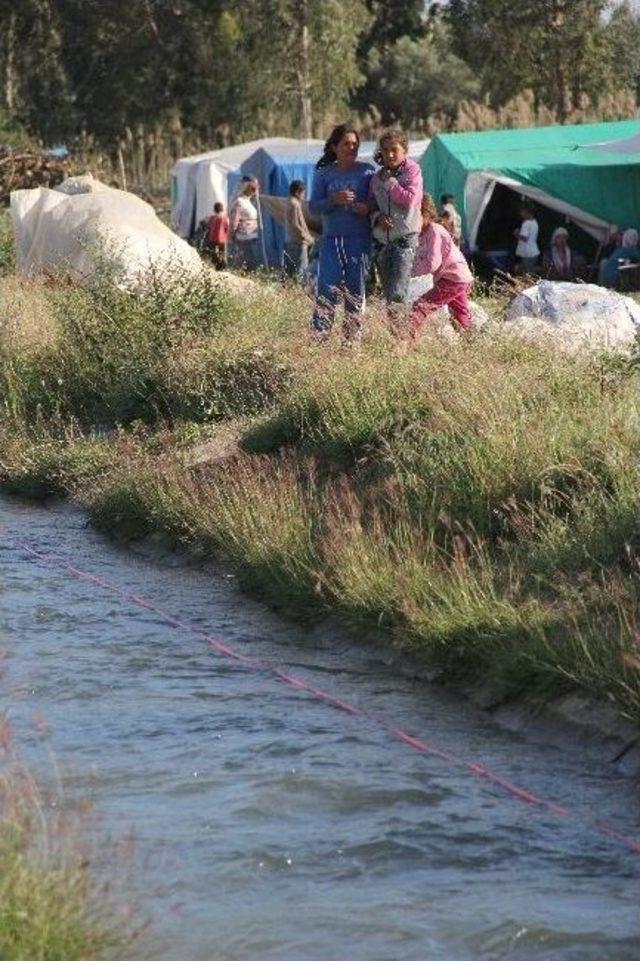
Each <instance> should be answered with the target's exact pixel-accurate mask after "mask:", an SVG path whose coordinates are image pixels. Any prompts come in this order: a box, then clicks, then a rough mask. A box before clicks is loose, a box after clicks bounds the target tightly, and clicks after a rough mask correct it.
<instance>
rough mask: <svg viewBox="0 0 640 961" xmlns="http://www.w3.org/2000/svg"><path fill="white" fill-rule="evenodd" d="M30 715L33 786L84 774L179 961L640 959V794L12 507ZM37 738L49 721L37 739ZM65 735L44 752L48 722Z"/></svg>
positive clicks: (15, 602)
mask: <svg viewBox="0 0 640 961" xmlns="http://www.w3.org/2000/svg"><path fill="white" fill-rule="evenodd" d="M7 531H12V532H15V533H17V534H18V535H19V536H20V537H21V538H22V539H23V540H24V541H26V542H28V543H29V544H31V545H32V546H34V547H37V548H38V549H39V550H44V551H55V552H56V553H57V554H59V555H62V556H64V557H66V558H68V559H69V560H70V561H72V562H73V563H75V564H76V565H78V566H79V567H81V568H83V569H85V570H88V571H91V572H93V573H95V574H98V575H101V576H102V577H106V578H109V579H110V580H111V581H113V582H115V583H117V584H119V585H121V586H122V587H123V588H126V589H127V590H130V591H135V592H138V593H140V594H143V595H144V596H145V597H148V598H150V599H152V600H153V601H155V602H157V603H159V604H161V605H162V607H163V608H164V609H167V610H170V611H172V612H173V613H175V615H176V616H178V617H180V618H181V619H182V620H184V621H189V623H191V624H193V625H195V626H197V627H200V628H206V629H207V630H209V631H212V632H214V633H215V634H217V635H218V636H220V637H222V638H224V639H225V640H226V641H227V642H228V643H229V644H231V645H233V646H234V647H236V648H238V649H240V650H242V652H243V653H245V654H248V655H250V656H257V657H261V658H266V659H268V660H269V661H270V662H271V663H272V664H274V665H280V666H282V667H283V668H286V669H287V670H289V671H291V672H292V673H294V674H296V675H297V676H299V677H302V678H304V679H305V680H307V681H309V682H311V683H312V684H314V685H316V686H318V687H322V688H323V689H325V690H329V691H331V692H332V693H333V694H335V695H336V696H340V697H344V698H347V699H349V700H351V701H355V702H356V703H357V704H358V705H359V706H360V707H362V708H363V709H364V710H367V711H374V712H377V713H379V714H381V715H384V716H385V717H386V718H388V719H390V720H391V721H392V722H393V723H394V724H397V725H398V726H400V727H402V728H404V729H405V730H408V731H411V732H413V733H415V734H416V735H418V736H420V737H423V738H425V739H427V740H428V741H429V742H430V743H432V744H435V745H437V746H438V747H439V748H441V749H442V750H444V751H451V752H455V753H456V754H458V755H462V756H464V757H465V758H468V759H472V760H477V761H481V762H482V763H483V764H485V765H487V766H488V767H491V768H492V769H494V770H495V771H497V772H498V773H499V774H500V775H501V776H503V777H506V778H510V779H512V780H513V781H515V782H517V783H518V784H521V785H523V786H524V787H526V788H528V789H530V790H532V791H536V792H537V793H539V794H540V795H542V796H544V797H548V798H551V799H554V800H556V801H559V802H560V803H562V804H566V805H569V806H571V807H572V808H573V809H574V810H575V811H577V812H578V815H579V816H578V817H577V818H575V819H573V818H559V817H557V816H555V815H553V814H552V813H549V812H545V811H540V810H538V809H535V808H532V807H531V806H529V805H527V804H524V803H522V802H520V801H518V800H516V799H515V798H513V797H511V796H509V795H507V794H505V793H504V792H503V791H501V790H500V788H499V787H497V786H495V785H493V784H492V783H490V782H487V781H486V780H484V779H482V778H477V777H474V776H473V775H471V774H469V773H468V772H467V771H465V770H464V769H462V768H460V767H458V766H455V765H452V764H448V763H446V762H444V761H440V760H437V759H434V758H428V757H423V756H421V755H419V754H416V753H415V752H413V751H412V750H411V749H410V748H408V747H407V746H406V745H405V744H403V743H401V742H399V741H397V740H394V739H393V738H392V737H390V735H389V733H388V732H387V731H386V730H385V729H384V727H382V726H380V725H378V724H376V723H374V722H373V721H371V720H368V719H367V718H366V717H363V716H351V715H348V714H346V713H344V712H342V711H339V710H337V709H335V708H334V707H331V706H330V705H328V704H326V703H323V702H322V701H318V700H316V699H313V698H312V697H309V695H308V694H305V693H302V692H298V691H296V690H294V689H292V688H291V687H288V686H286V685H284V684H282V683H280V682H279V681H278V680H277V679H276V678H275V677H274V676H272V675H269V674H268V673H264V672H260V671H254V670H251V669H249V668H247V667H245V666H243V665H241V664H237V663H234V662H232V661H229V660H227V659H225V658H223V657H221V656H220V655H218V654H216V652H215V651H213V650H212V649H211V648H210V647H209V646H208V645H207V644H206V643H205V642H204V641H203V640H202V639H200V638H198V637H197V636H194V635H193V634H191V633H189V632H187V631H181V630H179V629H176V628H175V627H172V626H171V625H169V624H166V623H163V622H162V621H161V619H160V618H159V617H158V616H157V615H156V614H154V613H153V612H150V611H148V610H144V609H140V608H136V607H132V606H127V605H124V604H123V603H122V602H121V600H120V599H119V598H118V597H117V596H116V595H113V594H109V593H108V592H106V591H104V590H102V589H100V588H99V587H98V586H97V585H95V584H90V583H87V582H83V581H79V580H74V579H73V578H71V577H69V575H68V573H66V572H65V571H64V570H61V569H60V568H56V567H50V566H47V565H45V564H42V563H39V562H34V561H33V559H30V558H29V556H28V554H27V553H26V552H25V551H24V550H22V549H20V548H19V547H17V546H16V545H15V544H14V543H13V542H11V541H10V540H9V539H8V538H7ZM0 644H1V645H2V646H3V647H4V648H5V649H7V651H8V653H9V655H10V656H9V665H10V666H9V670H8V672H7V674H6V676H5V677H4V678H3V682H2V683H3V688H4V692H3V693H4V696H5V698H4V699H5V704H8V711H9V716H10V718H11V721H12V724H13V725H14V727H15V728H16V729H17V732H18V736H19V740H20V742H21V743H22V744H24V745H25V750H26V752H27V755H28V757H29V759H30V761H31V762H32V763H35V764H36V765H38V764H41V765H42V766H43V768H44V769H46V765H47V763H50V761H47V758H50V757H51V756H53V757H55V759H56V764H57V765H58V766H59V767H60V769H61V770H62V771H64V770H65V769H68V770H69V771H72V772H73V776H72V781H73V787H74V790H77V791H78V792H80V793H81V794H84V796H87V797H90V798H91V800H92V801H93V802H94V803H95V805H96V807H97V810H98V811H99V814H100V824H101V829H102V830H104V831H105V833H106V834H107V835H109V836H110V837H112V838H114V839H117V838H118V836H119V835H122V834H125V833H126V834H128V833H129V832H131V833H132V834H133V835H134V836H135V838H136V845H137V851H138V855H139V859H138V861H139V863H137V864H136V867H135V870H134V871H133V872H132V876H131V878H130V879H129V883H130V884H131V885H132V892H135V894H136V897H141V898H142V903H143V906H144V907H145V909H148V910H149V911H150V912H151V916H152V922H153V930H154V932H155V938H157V939H158V942H159V944H160V945H161V946H160V948H159V949H158V950H157V951H156V952H155V954H154V957H155V958H156V959H161V961H214V959H215V961H248V959H251V961H285V959H287V961H342V959H343V958H348V959H349V961H503V959H513V961H638V958H639V957H640V911H639V907H638V893H639V890H640V857H639V856H638V855H634V854H633V853H632V852H630V851H628V850H627V849H625V847H624V846H623V845H620V844H619V843H618V842H616V840H615V839H612V838H609V837H607V836H605V835H602V834H599V833H598V832H597V831H595V830H593V829H592V828H591V827H590V826H589V823H588V822H589V820H590V819H591V818H592V817H593V816H596V815H597V816H598V817H603V818H607V819H608V820H609V821H611V822H612V823H614V824H615V826H616V827H617V828H618V829H619V830H621V831H624V832H626V833H628V834H630V835H633V836H635V837H640V799H639V797H638V786H637V783H636V782H634V781H632V780H631V779H626V778H624V777H621V776H619V775H616V773H615V772H614V771H612V770H609V769H608V768H607V767H606V765H605V764H604V763H603V762H601V761H599V762H595V761H593V760H589V758H588V757H587V756H585V754H584V752H581V751H579V750H574V751H567V750H561V749H559V748H557V747H552V746H548V745H544V744H539V743H536V742H535V740H534V739H531V738H526V737H524V736H522V735H518V734H514V733H510V732H506V731H504V730H501V729H499V728H497V727H496V726H495V725H494V724H493V723H492V722H491V720H490V718H488V717H486V716H485V715H483V714H482V712H479V711H477V710H476V709H475V708H473V707H472V706H471V705H469V704H466V703H464V702H462V703H461V701H460V700H459V699H457V698H454V697H452V696H450V695H448V694H447V693H445V692H442V691H440V690H439V689H437V688H434V687H431V686H430V685H428V684H426V683H424V682H419V681H416V680H412V679H410V678H406V677H402V676H399V674H398V670H397V668H396V667H395V666H393V664H390V663H387V660H386V659H385V655H384V651H382V650H381V648H380V647H376V646H375V645H370V646H367V645H365V644H362V645H360V646H358V645H357V644H355V643H354V641H353V639H349V638H348V637H345V636H341V635H340V633H339V632H337V631H336V630H335V629H330V628H328V627H326V626H325V627H321V628H316V629H305V628H302V627H300V626H299V625H291V624H289V623H286V622H283V621H282V620H280V619H279V618H278V617H276V616H275V615H274V614H272V613H270V612H269V611H267V610H265V609H264V608H263V607H262V606H261V605H259V604H257V603H253V602H252V601H250V600H247V598H246V597H244V596H243V595H241V594H240V593H239V591H238V590H237V588H236V586H235V583H234V580H233V578H231V577H230V576H229V575H227V574H225V573H224V571H222V570H220V571H218V572H214V573H212V572H211V570H208V571H203V570H201V569H198V568H197V567H196V566H195V565H191V566H189V565H184V564H182V565H177V564H176V562H175V561H174V560H172V559H171V558H167V559H165V560H162V559H160V560H158V559H153V560H151V559H149V558H146V557H144V556H140V555H137V554H134V553H132V552H130V551H128V550H126V549H123V548H119V547H117V546H114V545H113V544H112V543H110V542H109V541H108V540H107V539H105V538H103V537H102V536H100V535H99V534H97V533H96V532H94V531H92V530H91V529H90V528H88V527H87V524H86V520H85V518H84V517H83V515H82V514H80V513H78V512H76V511H74V510H72V509H71V508H69V507H66V506H63V505H53V506H50V507H48V508H46V509H45V508H42V507H37V506H32V505H25V504H23V503H19V502H14V501H10V500H0ZM34 718H36V719H39V720H38V721H37V723H35V724H34ZM43 718H44V719H46V724H47V726H48V729H49V731H50V733H49V735H48V736H47V737H43V733H42V731H43V722H42V719H43Z"/></svg>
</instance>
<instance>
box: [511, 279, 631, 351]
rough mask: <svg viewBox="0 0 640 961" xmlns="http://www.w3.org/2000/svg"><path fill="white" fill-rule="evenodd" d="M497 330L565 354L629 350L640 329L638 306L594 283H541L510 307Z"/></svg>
mask: <svg viewBox="0 0 640 961" xmlns="http://www.w3.org/2000/svg"><path fill="white" fill-rule="evenodd" d="M502 330H504V331H505V332H509V333H515V334H517V335H518V336H522V337H524V338H525V339H527V340H534V341H544V340H546V341H552V342H554V343H555V344H557V346H559V347H561V348H563V349H565V350H577V349H579V348H582V347H587V348H592V349H594V348H595V349H603V348H604V349H613V350H616V349H617V350H628V349H630V348H632V347H633V345H634V344H635V342H636V337H637V335H638V331H640V304H637V303H636V302H635V301H634V300H632V299H631V297H625V296H624V295H623V294H619V293H617V292H616V291H614V290H607V289H606V288H604V287H599V286H597V285H596V284H572V283H568V282H564V281H562V282H560V281H552V280H541V281H539V283H537V284H534V285H533V286H532V287H528V288H527V289H526V290H523V291H522V293H520V294H518V295H517V296H516V297H515V298H514V299H513V301H512V302H511V303H510V304H509V307H508V308H507V313H506V321H505V323H504V324H503V325H502Z"/></svg>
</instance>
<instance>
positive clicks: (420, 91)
mask: <svg viewBox="0 0 640 961" xmlns="http://www.w3.org/2000/svg"><path fill="white" fill-rule="evenodd" d="M367 66H368V69H367V74H368V82H369V86H370V87H371V88H372V91H375V105H376V108H377V109H378V110H379V111H380V113H381V114H382V120H383V122H384V123H392V122H393V123H400V124H401V125H402V126H403V127H404V128H405V129H407V130H420V129H425V127H426V123H427V120H428V118H429V117H432V116H434V115H437V116H438V117H439V118H440V120H441V122H444V123H445V125H450V124H451V123H452V122H453V121H454V119H455V117H456V114H457V112H458V108H459V105H460V102H461V101H462V100H473V99H474V98H476V97H478V95H479V94H480V83H479V81H478V80H477V79H476V77H475V75H474V73H473V71H472V70H471V68H470V67H468V66H467V64H466V63H464V62H463V61H462V60H461V59H460V58H459V57H457V56H455V54H454V53H453V52H452V50H451V44H450V41H449V38H448V36H447V34H446V32H445V31H444V28H443V27H439V28H438V30H437V31H436V32H435V34H434V33H433V32H432V33H430V34H429V35H427V36H424V37H419V38H417V39H414V38H413V37H409V36H404V37H400V38H399V39H398V40H397V41H396V42H395V43H394V44H393V45H391V46H389V47H387V48H384V49H383V50H379V49H377V48H374V49H373V50H372V51H371V53H370V55H369V62H368V65H367Z"/></svg>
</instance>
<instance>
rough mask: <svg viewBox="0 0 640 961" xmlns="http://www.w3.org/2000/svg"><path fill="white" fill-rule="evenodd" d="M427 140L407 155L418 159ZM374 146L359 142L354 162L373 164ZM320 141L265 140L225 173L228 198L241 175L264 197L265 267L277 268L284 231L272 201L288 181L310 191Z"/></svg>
mask: <svg viewBox="0 0 640 961" xmlns="http://www.w3.org/2000/svg"><path fill="white" fill-rule="evenodd" d="M428 143H429V141H428V140H420V141H416V142H413V143H411V144H410V145H409V153H410V155H411V156H412V157H413V158H414V159H415V160H420V158H421V156H422V154H423V153H424V151H425V150H426V147H427V145H428ZM376 146H377V144H376V143H375V142H373V141H363V142H362V143H361V145H360V150H359V152H358V159H359V160H364V161H369V162H370V163H373V154H374V153H375V150H376ZM322 147H323V141H321V140H297V141H293V143H291V142H289V143H276V142H275V141H265V142H264V143H263V144H262V146H260V147H259V149H257V150H256V151H255V152H254V153H252V154H251V155H250V156H248V157H247V158H246V160H244V161H243V163H242V164H241V165H240V167H239V169H238V170H236V171H234V172H231V173H229V177H228V190H229V198H231V196H233V195H234V194H235V193H236V191H237V189H238V187H239V184H240V181H241V178H242V177H243V176H250V177H255V178H256V179H257V180H258V183H259V184H260V191H261V194H262V195H263V196H264V202H263V204H262V211H261V212H262V221H263V232H262V239H263V242H264V256H265V259H266V262H267V264H268V266H270V267H277V266H279V265H280V263H281V259H282V252H283V249H284V229H283V226H282V223H281V218H280V217H278V215H277V213H276V212H277V211H278V210H281V209H282V208H281V206H280V205H278V204H274V203H273V202H272V200H273V198H278V197H286V196H287V195H288V193H289V184H290V183H291V181H292V180H301V181H302V182H303V183H304V184H305V186H306V188H307V196H309V194H310V192H311V185H312V182H313V174H314V172H315V169H316V163H317V161H318V158H319V157H320V155H321V154H322Z"/></svg>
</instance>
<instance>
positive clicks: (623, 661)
mask: <svg viewBox="0 0 640 961" xmlns="http://www.w3.org/2000/svg"><path fill="white" fill-rule="evenodd" d="M211 284H213V281H211ZM37 298H40V299H41V301H42V304H43V308H42V311H41V320H40V321H37V323H39V324H41V325H42V327H43V330H50V335H49V336H48V339H47V337H43V339H42V344H41V345H40V346H39V347H38V348H36V347H35V346H34V347H30V346H29V338H26V339H24V338H23V340H22V341H19V339H18V340H15V339H14V340H6V341H2V340H0V349H1V350H2V358H1V359H2V367H1V369H0V378H2V382H3V386H4V392H5V393H4V397H5V418H4V430H5V443H4V450H5V451H8V452H9V453H8V454H7V453H5V454H4V455H2V456H0V479H3V480H4V483H5V484H13V485H14V487H20V486H22V487H23V488H24V489H28V485H29V484H30V483H31V484H32V486H35V487H36V488H37V486H38V484H39V485H40V486H41V487H42V488H45V487H46V483H47V480H48V481H49V486H50V487H55V489H57V490H67V491H69V492H71V493H73V494H74V495H75V496H77V497H79V498H80V499H81V500H82V501H83V502H84V503H85V504H86V505H87V507H88V508H89V510H90V511H91V512H92V515H93V517H94V519H95V520H96V521H97V522H98V523H100V524H101V525H103V526H105V527H107V528H109V529H111V530H118V531H120V532H121V533H124V534H126V535H128V536H139V535H141V534H144V533H146V532H148V531H150V530H153V529H156V528H164V529H165V530H168V531H169V532H170V533H171V534H172V535H173V536H174V537H175V538H176V539H180V540H183V541H186V542H189V543H192V544H198V545H200V546H201V547H202V546H204V547H205V548H207V549H212V550H216V551H220V550H222V551H224V552H225V553H226V554H227V555H228V556H229V557H230V558H231V559H232V560H233V561H234V563H235V564H236V565H237V566H238V568H239V569H240V570H241V571H242V572H243V575H244V577H245V580H246V581H247V582H248V583H249V584H250V585H251V586H252V587H254V588H258V589H259V590H260V591H262V592H263V593H264V594H267V595H268V596H269V597H270V598H272V599H274V600H277V601H280V602H281V603H282V602H285V603H287V604H289V605H295V606H296V607H297V608H298V609H300V608H305V607H306V608H317V607H318V606H320V607H322V606H324V607H331V608H339V609H340V610H342V611H344V612H346V613H349V614H350V615H352V616H354V617H357V618H358V619H363V620H368V621H370V622H372V623H375V624H379V625H382V627H384V628H387V629H388V630H389V632H390V633H391V634H392V636H393V637H394V638H395V640H396V641H397V642H398V643H401V644H404V645H411V646H413V647H414V648H415V649H417V650H420V651H423V652H424V653H425V655H426V656H428V657H429V659H430V660H431V661H432V662H433V663H437V664H439V665H440V667H441V670H442V671H443V672H444V673H445V674H446V675H447V676H456V677H459V676H462V675H465V674H470V675H472V676H474V677H482V678H484V679H485V680H486V681H487V682H488V683H490V684H492V685H493V686H494V688H495V691H496V696H498V697H508V696H513V695H515V694H520V693H522V692H523V691H528V692H532V691H537V692H547V691H551V690H556V691H558V690H566V689H567V688H569V687H573V688H580V689H584V690H588V691H591V692H596V693H597V694H598V695H599V696H606V697H611V698H613V699H614V700H615V702H616V703H617V704H618V706H619V708H620V709H621V710H622V711H624V712H625V713H627V714H629V715H631V716H634V717H640V671H639V670H638V666H639V663H638V659H637V652H636V644H637V641H636V624H637V605H638V588H637V587H636V575H637V567H638V547H639V543H640V542H639V537H638V520H637V493H636V486H637V459H638V436H639V435H638V406H637V376H638V375H637V373H636V370H635V368H634V365H633V364H632V363H631V362H629V360H628V359H626V358H624V357H621V356H604V355H603V356H598V355H596V354H589V353H583V354H577V355H571V356H569V355H566V354H563V353H561V352H558V351H557V350H553V349H552V348H551V347H546V346H544V345H532V344H524V343H522V342H520V341H518V340H516V339H514V338H508V337H503V336H500V335H499V334H498V333H494V334H493V335H492V334H485V335H478V336H476V337H475V338H473V339H469V340H465V341H462V340H456V341H455V342H454V343H451V342H447V341H444V340H442V339H438V338H437V337H434V338H431V339H430V340H428V341H427V342H426V343H425V346H424V347H423V349H421V350H419V351H416V352H411V353H403V352H401V351H400V350H398V348H397V345H396V344H395V343H394V342H393V340H392V339H391V338H390V337H389V335H388V333H387V332H386V331H385V330H384V329H383V327H382V326H381V325H379V324H378V323H377V322H376V320H375V318H374V320H373V321H372V322H371V324H370V330H369V333H368V335H367V337H366V338H365V343H364V346H363V349H362V351H361V352H353V351H350V352H341V351H340V350H339V349H337V348H334V347H333V346H331V345H330V346H329V347H328V348H327V347H314V346H310V345H309V344H308V343H307V340H306V336H305V327H306V317H305V313H306V309H307V305H306V304H305V302H304V299H303V298H301V297H300V296H299V295H298V294H295V293H291V292H288V291H286V290H282V291H280V290H274V289H273V288H271V289H260V288H257V289H256V291H255V292H254V294H253V295H251V296H247V297H245V296H230V295H228V294H225V295H222V294H221V293H220V291H219V290H218V289H217V288H216V287H215V284H214V285H213V286H209V282H207V283H206V284H205V286H204V287H203V288H201V289H200V288H198V289H196V290H192V291H189V292H188V294H187V293H185V292H181V291H180V290H179V289H178V288H177V287H175V286H173V287H172V286H169V288H167V289H164V288H162V287H161V286H160V287H156V289H155V290H148V291H143V292H141V293H140V294H138V295H137V296H134V295H131V294H124V293H122V292H118V291H115V290H113V289H111V288H109V287H108V286H107V287H105V286H104V284H103V285H102V286H98V287H97V288H96V289H89V290H83V291H79V290H75V289H74V290H61V289H56V290H52V291H49V290H46V289H45V290H44V291H43V290H41V289H40V290H38V291H37ZM36 314H37V312H36V311H35V310H34V311H32V313H31V316H36ZM63 345H64V349H63ZM140 420H143V421H145V422H146V424H147V425H148V426H147V427H146V428H144V429H142V427H141V424H140ZM216 422H218V423H220V422H221V423H222V424H223V425H226V426H227V428H228V429H229V430H238V431H239V432H240V436H239V437H238V440H239V446H240V447H241V448H244V453H242V454H240V455H239V454H237V453H234V454H233V455H232V456H229V457H227V458H226V459H225V458H222V459H221V458H220V457H217V456H216V453H215V451H216V434H215V429H214V428H213V427H212V428H211V433H210V434H209V433H207V432H205V435H204V436H205V437H206V436H208V437H209V447H210V449H211V451H212V457H211V463H210V464H208V465H207V463H204V464H202V463H201V462H198V464H197V466H190V464H191V460H190V458H189V452H188V450H186V451H185V449H184V443H183V440H181V438H184V437H185V436H189V435H190V433H193V432H194V431H195V435H196V436H197V438H198V440H199V441H201V440H202V436H203V435H202V433H201V430H202V429H201V428H198V430H195V428H194V424H196V423H197V424H207V423H209V424H212V425H213V424H215V423H216ZM70 424H75V425H76V426H75V427H73V430H71V428H70V427H69V425H70ZM97 424H101V425H102V426H103V427H104V426H109V427H111V428H114V427H117V425H118V424H120V427H118V429H117V432H116V433H113V434H112V435H110V436H109V438H108V439H107V438H105V437H102V438H96V436H95V433H92V428H95V427H96V426H97ZM74 431H75V433H74ZM12 445H13V446H12ZM36 481H37V483H36Z"/></svg>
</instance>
